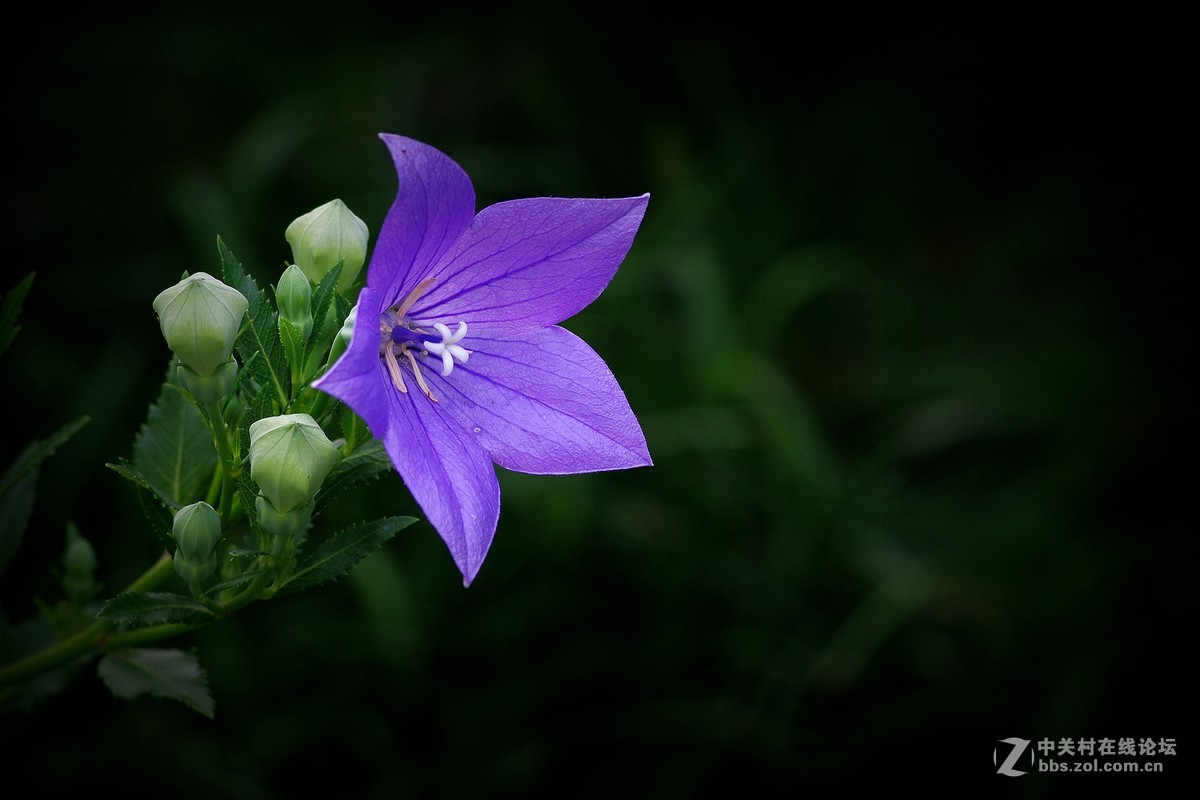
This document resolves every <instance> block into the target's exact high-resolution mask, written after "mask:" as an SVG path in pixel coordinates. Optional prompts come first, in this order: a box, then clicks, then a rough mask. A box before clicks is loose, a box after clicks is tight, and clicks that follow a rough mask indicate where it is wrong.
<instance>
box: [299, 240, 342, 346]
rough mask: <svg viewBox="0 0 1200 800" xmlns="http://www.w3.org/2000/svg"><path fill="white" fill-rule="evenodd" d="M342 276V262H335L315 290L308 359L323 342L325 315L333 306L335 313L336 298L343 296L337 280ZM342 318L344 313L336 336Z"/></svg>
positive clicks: (335, 332) (335, 331) (335, 329)
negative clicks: (339, 292)
mask: <svg viewBox="0 0 1200 800" xmlns="http://www.w3.org/2000/svg"><path fill="white" fill-rule="evenodd" d="M340 277H342V262H340V261H339V262H338V263H337V264H334V266H333V269H331V270H329V272H326V273H325V275H324V276H323V277H322V278H321V282H320V283H318V284H317V288H316V290H315V291H313V298H312V304H313V306H312V315H313V327H312V330H311V331H309V334H308V342H307V343H306V344H307V346H306V347H305V348H304V358H305V360H306V361H307V360H308V359H309V357H310V356H312V354H313V352H314V351H315V350H316V349H317V346H318V345H320V344H322V341H321V339H322V338H324V337H322V335H321V334H322V332H323V331H324V330H325V317H326V315H327V314H328V313H329V309H330V308H331V307H333V308H334V311H335V313H336V311H337V308H336V306H333V303H334V301H335V298H338V297H340V296H341V295H339V294H338V291H337V282H338V279H339V278H340ZM342 319H345V316H344V315H343V316H342V317H341V318H340V319H339V320H338V325H337V327H336V328H334V335H335V336H336V335H337V331H338V329H340V328H341V320H342Z"/></svg>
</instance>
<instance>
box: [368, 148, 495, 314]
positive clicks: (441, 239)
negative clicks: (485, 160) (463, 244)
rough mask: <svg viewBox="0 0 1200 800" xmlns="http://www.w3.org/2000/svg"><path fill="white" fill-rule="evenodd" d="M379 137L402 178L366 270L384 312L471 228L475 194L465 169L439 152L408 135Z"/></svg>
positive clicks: (369, 282)
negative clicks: (379, 296)
mask: <svg viewBox="0 0 1200 800" xmlns="http://www.w3.org/2000/svg"><path fill="white" fill-rule="evenodd" d="M379 138H381V139H383V142H384V144H386V145H387V147H388V150H390V151H391V153H392V160H393V161H394V162H395V163H396V173H397V175H398V176H399V178H400V190H399V192H398V193H397V194H396V201H395V202H394V203H393V204H392V208H391V210H390V211H388V214H387V217H386V218H385V219H384V221H383V227H382V228H381V229H380V231H379V238H378V239H377V241H376V243H375V252H374V253H372V255H371V266H370V268H369V269H368V271H367V285H368V286H370V287H371V288H372V289H374V290H375V291H377V292H379V294H380V295H381V296H382V298H383V301H384V307H385V308H386V307H387V306H390V305H392V304H393V303H395V302H396V301H398V300H401V299H403V296H404V295H405V294H407V293H408V292H409V291H410V290H411V289H412V288H413V287H414V286H416V285H417V283H419V282H420V281H421V280H422V279H424V278H425V276H426V275H427V274H428V272H429V270H430V268H431V266H432V265H433V264H435V263H437V261H438V260H439V259H440V258H441V257H442V255H443V254H444V253H445V252H446V251H447V250H448V249H449V248H450V247H451V246H452V245H453V244H454V243H455V241H457V240H458V238H459V236H461V235H462V233H463V231H465V230H466V229H467V226H469V225H470V224H471V218H472V217H473V216H474V215H475V190H474V188H472V186H471V180H470V179H469V178H468V177H467V174H466V173H465V172H463V170H462V167H460V166H459V165H458V164H456V163H454V161H452V160H451V159H450V157H449V156H447V155H446V154H445V153H443V152H441V151H440V150H435V149H434V148H432V147H430V146H429V145H427V144H422V143H421V142H418V141H415V140H413V139H408V138H406V137H404V136H394V135H392V134H387V133H384V134H380V136H379Z"/></svg>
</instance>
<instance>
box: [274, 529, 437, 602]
mask: <svg viewBox="0 0 1200 800" xmlns="http://www.w3.org/2000/svg"><path fill="white" fill-rule="evenodd" d="M416 521H417V520H416V519H415V518H413V517H384V518H383V519H377V520H375V521H374V522H363V523H360V524H358V525H352V526H350V527H349V528H345V529H343V530H340V531H338V532H337V533H335V534H333V535H332V536H330V537H329V538H328V539H326V540H325V541H324V542H323V543H322V544H321V546H320V547H318V548H317V549H316V551H315V552H314V553H313V554H312V555H311V556H309V557H308V558H307V559H305V560H304V561H303V562H302V563H301V564H300V566H299V568H298V569H297V570H296V571H295V573H293V574H292V577H291V579H290V580H288V582H287V583H286V584H284V586H285V589H286V591H289V592H293V591H300V590H302V589H310V588H312V587H313V586H317V585H319V584H322V583H326V582H328V581H332V580H336V579H338V578H340V577H341V576H343V575H345V574H346V573H347V572H349V571H350V570H351V569H353V568H354V565H355V564H357V563H358V562H359V561H362V560H363V559H364V558H366V557H367V556H369V555H370V554H371V553H373V552H375V551H376V550H378V549H379V548H380V546H382V545H383V543H384V542H386V541H387V540H388V539H391V538H392V537H393V536H395V535H396V534H397V533H399V532H400V531H402V530H404V529H405V528H407V527H408V526H409V525H412V524H413V523H414V522H416Z"/></svg>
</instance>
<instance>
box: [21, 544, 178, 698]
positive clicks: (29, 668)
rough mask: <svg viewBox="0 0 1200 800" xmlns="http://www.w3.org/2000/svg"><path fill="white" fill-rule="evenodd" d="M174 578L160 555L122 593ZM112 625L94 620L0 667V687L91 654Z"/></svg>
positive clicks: (172, 568) (168, 559) (166, 559)
mask: <svg viewBox="0 0 1200 800" xmlns="http://www.w3.org/2000/svg"><path fill="white" fill-rule="evenodd" d="M174 574H175V566H174V564H173V563H172V561H171V556H170V554H168V553H163V556H162V558H160V559H159V560H158V561H157V562H156V563H155V564H154V566H152V567H151V568H150V569H148V570H146V571H145V572H144V573H142V574H141V576H139V577H138V579H137V580H135V581H134V582H133V583H131V584H129V586H128V587H127V588H126V589H125V591H126V592H148V591H150V590H151V589H154V588H155V587H157V586H159V585H160V584H162V583H163V582H164V581H166V580H167V579H168V578H170V577H171V576H172V575H174ZM112 630H113V625H112V623H111V622H108V621H106V620H97V621H96V622H93V623H92V624H91V625H89V626H87V627H86V628H84V629H83V630H81V631H80V632H79V633H76V634H75V635H74V636H70V637H68V638H66V639H63V640H62V641H61V642H55V643H54V644H52V645H50V646H49V647H47V648H45V649H43V650H39V651H38V652H36V653H33V654H31V655H28V656H26V657H25V658H22V659H20V660H19V661H14V662H13V663H11V664H7V665H5V666H3V667H0V686H5V685H7V684H10V683H16V682H17V681H23V680H27V679H28V678H32V677H34V676H35V675H40V674H41V673H43V672H49V671H50V670H52V669H56V668H58V667H61V666H62V665H64V664H67V663H69V662H71V661H74V660H75V659H76V658H79V657H80V656H82V655H84V654H85V653H87V652H88V651H90V650H94V649H96V648H97V647H100V646H101V642H102V641H103V640H104V637H105V636H106V635H107V634H109V633H111V632H112Z"/></svg>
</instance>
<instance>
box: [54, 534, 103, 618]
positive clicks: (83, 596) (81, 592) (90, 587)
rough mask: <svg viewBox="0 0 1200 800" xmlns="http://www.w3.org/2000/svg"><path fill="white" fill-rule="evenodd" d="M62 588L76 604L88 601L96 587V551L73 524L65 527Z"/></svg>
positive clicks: (94, 592)
mask: <svg viewBox="0 0 1200 800" xmlns="http://www.w3.org/2000/svg"><path fill="white" fill-rule="evenodd" d="M62 563H63V574H62V579H61V580H62V586H63V591H64V592H66V595H67V599H69V600H72V601H74V602H77V603H83V602H86V601H88V600H90V599H91V598H92V597H93V596H94V595H95V594H96V591H97V589H98V588H99V587H98V586H96V578H95V575H96V550H95V548H93V547H92V545H91V542H89V541H88V540H87V539H85V538H83V537H82V536H81V535H80V534H79V529H78V528H77V527H76V526H75V525H74V523H71V524H68V525H67V545H66V547H65V548H64V550H63V559H62Z"/></svg>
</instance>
